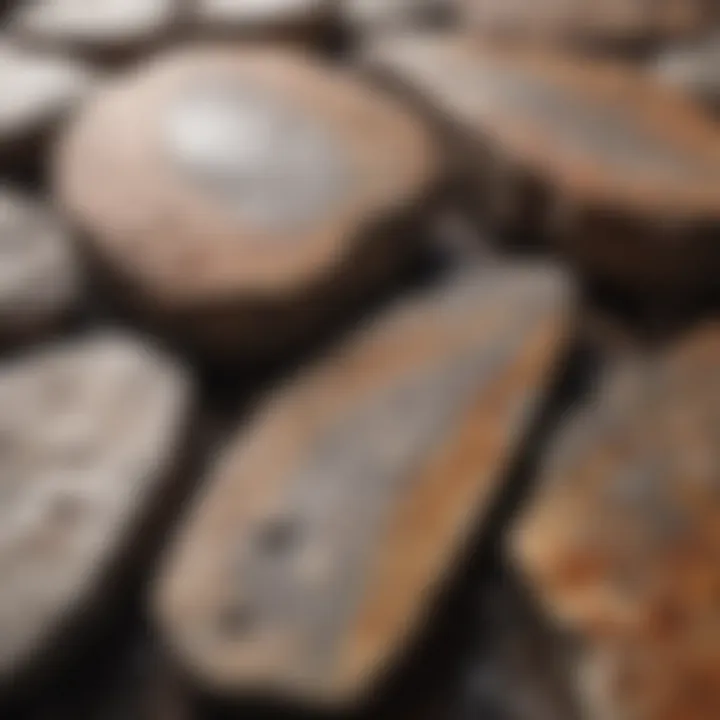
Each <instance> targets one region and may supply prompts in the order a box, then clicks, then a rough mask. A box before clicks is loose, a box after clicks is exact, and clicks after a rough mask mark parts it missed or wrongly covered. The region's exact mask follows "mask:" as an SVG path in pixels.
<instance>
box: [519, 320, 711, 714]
mask: <svg viewBox="0 0 720 720" xmlns="http://www.w3.org/2000/svg"><path fill="white" fill-rule="evenodd" d="M718 359H720V329H719V328H718V326H717V325H711V326H708V327H707V328H705V329H701V330H698V331H696V332H695V333H694V334H691V335H690V336H689V337H685V338H683V339H681V340H680V341H679V342H678V344H677V345H675V346H673V347H671V348H668V349H667V350H665V351H663V352H659V353H658V354H655V355H652V356H650V357H643V356H640V357H636V358H634V359H632V360H630V359H626V361H625V362H623V363H621V364H619V366H617V367H615V368H613V369H612V371H611V372H609V373H608V374H607V376H606V377H605V378H604V379H603V381H602V382H600V383H599V384H598V386H597V388H596V393H595V394H594V396H593V398H592V399H591V400H590V401H589V402H588V403H587V406H586V407H585V408H584V409H583V410H581V411H579V412H578V413H576V415H575V416H573V417H572V418H569V419H568V422H567V427H566V428H565V430H564V431H563V432H561V434H560V435H559V437H558V439H557V440H556V442H555V444H554V446H553V447H552V449H551V450H550V451H549V452H548V455H547V460H546V462H545V464H544V468H543V469H542V472H541V474H540V480H539V483H538V487H537V490H536V493H535V495H534V497H533V498H532V499H531V501H530V502H529V504H528V507H527V509H526V510H525V512H524V513H523V515H522V516H521V517H520V518H519V520H518V522H517V526H516V528H515V530H514V533H513V534H512V538H511V542H510V548H511V552H512V555H513V557H514V559H515V562H516V563H517V565H518V567H519V568H520V570H521V571H522V573H523V574H524V577H525V579H526V581H527V584H528V587H529V588H530V589H531V590H532V592H533V593H534V595H535V597H536V600H537V602H538V603H539V605H540V606H541V607H542V608H543V610H544V612H545V613H546V614H547V616H548V617H549V618H551V619H552V621H553V622H554V623H555V624H556V625H557V627H558V628H559V629H561V630H562V631H563V632H564V633H565V634H567V635H568V637H569V638H570V640H571V642H572V647H574V648H576V650H575V651H574V653H573V661H572V662H571V665H570V666H571V667H573V668H575V669H576V670H575V676H574V678H573V680H574V683H575V688H576V691H577V694H578V697H579V698H580V700H581V703H582V705H583V707H585V708H586V713H587V717H592V718H595V717H597V718H618V719H619V720H678V719H679V718H693V719H694V720H695V719H697V720H705V719H706V718H707V719H708V720H709V718H713V717H717V716H718V713H719V712H720V674H719V670H718V668H720V645H718V643H717V628H718V623H719V620H720V617H719V613H720V606H719V605H718V602H717V593H718V587H720V569H718V562H717V558H718V553H719V552H720V534H719V533H718V527H720V525H719V523H718V519H719V513H720V502H719V499H720V492H718V490H719V489H720V456H719V455H718V442H717V417H718V409H719V403H718V400H717V397H718V396H717V388H718V387H720V371H719V370H718V368H720V365H719V364H718Z"/></svg>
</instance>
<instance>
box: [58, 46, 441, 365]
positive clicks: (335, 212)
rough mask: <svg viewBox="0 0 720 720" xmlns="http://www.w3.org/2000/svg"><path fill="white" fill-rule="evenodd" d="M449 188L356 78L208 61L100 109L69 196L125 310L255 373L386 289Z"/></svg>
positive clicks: (312, 66)
mask: <svg viewBox="0 0 720 720" xmlns="http://www.w3.org/2000/svg"><path fill="white" fill-rule="evenodd" d="M98 178H102V179H103V182H101V183H99V182H98ZM438 178H439V170H438V162H437V154H436V149H435V146H434V145H433V143H432V140H431V138H430V136H429V133H428V131H427V130H426V128H425V127H424V126H423V125H422V124H421V123H420V122H419V121H418V120H416V119H415V118H414V116H413V115H412V114H411V113H409V112H408V111H406V110H405V109H404V107H403V106H401V105H400V104H399V103H396V102H395V101H394V100H393V99H391V98H383V97H381V96H379V95H378V94H377V92H376V91H375V90H374V89H372V88H371V87H369V86H367V85H365V84H364V83H362V82H361V81H360V80H358V79H357V78H355V77H353V76H352V75H351V74H350V73H348V72H345V71H343V70H337V69H333V68H331V67H326V66H324V65H322V64H319V63H318V62H316V61H314V60H312V59H311V58H310V57H308V56H306V55H303V54H300V53H291V52H281V51H275V50H270V49H268V50H264V49H247V50H232V49H217V50H213V49H206V50H195V51H193V50H190V51H188V52H186V53H180V54H176V55H172V56H170V57H166V58H164V59H161V60H158V61H157V62H155V63H153V64H152V65H151V66H150V67H148V68H146V69H145V71H144V72H143V73H140V74H136V75H132V76H130V77H129V78H127V79H126V80H124V81H122V82H120V83H119V84H118V85H117V86H116V87H115V88H113V89H112V90H109V91H108V92H106V93H104V94H103V95H102V96H101V97H99V98H98V99H97V101H96V102H95V103H93V104H92V105H91V107H89V108H88V109H87V111H86V112H85V113H84V114H83V115H82V116H81V117H80V118H79V119H78V121H77V123H76V124H75V125H74V127H73V128H71V130H70V132H69V133H68V136H67V137H66V138H65V142H64V145H63V147H62V148H61V151H60V159H59V163H58V171H57V186H58V191H59V194H60V196H61V198H62V200H63V202H64V206H65V207H66V208H67V209H68V211H69V212H70V214H71V216H72V217H73V218H75V219H76V220H77V222H78V223H79V224H80V225H81V226H82V227H84V228H85V229H86V230H87V231H88V234H89V235H90V237H89V248H90V250H91V251H92V252H93V254H95V255H97V256H98V258H99V259H100V260H101V262H102V264H103V265H104V266H105V267H106V268H107V270H108V274H109V275H111V276H113V277H115V278H117V279H118V280H120V284H121V285H124V286H126V287H125V289H126V293H125V294H126V297H127V298H128V300H131V301H134V302H135V303H136V304H137V305H138V307H139V308H141V309H142V311H143V312H144V313H145V314H147V315H149V316H151V317H153V318H157V319H158V320H159V321H160V322H161V323H165V324H166V327H170V328H171V329H172V330H173V331H175V332H177V333H178V334H179V335H181V336H182V337H183V338H184V339H186V340H188V341H190V342H191V343H193V344H195V345H197V346H199V347H200V348H201V349H204V350H208V351H211V352H213V351H216V352H217V351H218V349H219V352H232V351H239V352H240V353H246V354H249V355H253V354H263V353H266V352H272V351H274V350H276V349H277V348H279V347H282V346H284V345H285V344H287V343H292V342H293V341H295V340H297V339H298V338H303V337H305V336H306V335H307V334H308V333H310V332H311V331H312V329H313V328H314V327H319V326H321V325H322V324H323V322H324V321H325V320H326V319H327V317H328V316H331V315H333V314H336V313H337V312H338V310H339V308H340V307H341V306H342V303H343V302H345V301H347V300H348V299H349V298H352V297H355V296H357V295H360V294H362V293H364V292H365V291H367V290H369V289H370V288H372V287H376V285H377V283H378V282H379V280H380V279H381V278H384V277H386V276H387V277H389V276H391V275H392V272H393V269H394V268H396V267H397V266H398V265H400V264H402V262H403V261H404V260H405V259H406V258H407V256H408V254H409V250H410V247H411V245H412V242H413V240H414V239H415V234H414V232H411V230H414V229H415V223H416V222H419V221H420V218H421V217H422V214H423V209H424V208H425V206H426V204H427V202H428V200H429V199H430V196H431V195H432V194H433V192H434V188H435V186H436V183H437V181H438Z"/></svg>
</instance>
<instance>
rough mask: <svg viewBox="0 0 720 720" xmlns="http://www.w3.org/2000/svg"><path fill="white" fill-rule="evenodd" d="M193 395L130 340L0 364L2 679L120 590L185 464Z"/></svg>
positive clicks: (43, 653)
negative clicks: (147, 523)
mask: <svg viewBox="0 0 720 720" xmlns="http://www.w3.org/2000/svg"><path fill="white" fill-rule="evenodd" d="M189 393H190V391H189V385H188V380H187V379H186V378H185V377H184V374H183V373H182V372H181V371H179V370H178V368H176V367H174V365H173V364H172V363H169V362H168V361H167V360H166V359H164V358H162V357H160V356H158V355H156V353H155V352H154V351H152V350H151V349H149V348H148V347H147V346H145V345H144V344H143V343H141V342H140V341H137V340H132V339H130V338H128V337H123V336H114V335H103V336H98V337H94V338H91V339H87V340H82V341H76V342H75V343H73V344H68V345H63V346H60V347H57V348H55V349H51V350H47V351H45V352H43V353H42V354H38V355H35V356H31V357H28V358H25V359H24V360H22V361H15V363H14V364H10V365H8V364H6V365H5V366H4V367H3V368H2V370H0V444H1V445H2V452H1V453H0V498H2V502H0V587H2V593H0V637H2V642H1V643H0V684H2V686H3V687H5V686H9V685H10V684H11V683H13V682H14V681H15V680H16V679H18V678H19V677H21V676H24V675H25V673H26V672H27V673H32V672H33V671H34V670H35V669H37V668H38V666H40V665H42V664H43V663H45V662H46V661H47V660H48V655H52V654H53V653H54V652H55V651H58V650H59V647H58V644H59V643H63V642H65V640H66V636H65V632H69V631H70V629H71V628H72V630H73V631H75V630H78V628H79V626H80V624H81V623H82V622H83V621H85V620H87V618H88V616H91V615H92V614H93V613H94V611H95V610H96V609H97V606H98V604H99V603H100V602H101V600H105V599H108V598H104V597H103V596H104V595H106V594H110V595H112V594H113V593H114V592H117V591H118V590H119V588H120V587H121V586H120V585H119V582H120V578H121V577H122V574H121V573H122V569H123V567H124V565H125V563H127V562H129V559H128V551H129V550H130V549H132V548H134V547H135V546H136V545H137V543H138V542H139V538H140V537H141V536H139V535H138V534H139V533H141V531H142V530H143V525H144V523H143V521H144V520H145V519H146V515H148V513H149V510H150V508H151V507H153V505H154V504H155V503H156V502H157V501H158V498H159V497H160V494H161V493H162V492H163V491H164V489H166V487H167V486H166V482H167V481H168V476H169V474H170V473H171V471H172V469H173V468H174V465H175V463H176V462H177V460H178V453H179V452H180V449H181V446H180V442H181V436H182V434H183V430H184V427H185V425H186V422H187V411H188V409H189ZM141 554H142V551H141ZM68 637H69V639H68V640H67V642H68V643H69V644H68V646H67V647H72V646H73V644H75V645H76V644H77V639H78V637H77V635H76V634H72V635H70V636H68Z"/></svg>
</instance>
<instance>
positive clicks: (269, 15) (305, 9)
mask: <svg viewBox="0 0 720 720" xmlns="http://www.w3.org/2000/svg"><path fill="white" fill-rule="evenodd" d="M334 6H335V2H334V0H330V1H329V0H193V2H192V3H191V6H190V7H191V9H190V12H189V15H190V21H191V22H192V23H193V25H194V26H195V30H196V31H198V32H200V33H205V34H208V35H220V36H228V35H233V36H236V37H237V36H242V37H245V38H253V37H257V38H263V39H264V38H272V37H277V36H279V37H287V38H290V37H293V36H295V37H308V36H311V35H313V34H316V33H317V32H319V31H320V30H322V29H324V28H327V27H328V26H329V24H330V23H331V22H332V21H334V19H335V16H336V12H335V10H336V8H335V7H334Z"/></svg>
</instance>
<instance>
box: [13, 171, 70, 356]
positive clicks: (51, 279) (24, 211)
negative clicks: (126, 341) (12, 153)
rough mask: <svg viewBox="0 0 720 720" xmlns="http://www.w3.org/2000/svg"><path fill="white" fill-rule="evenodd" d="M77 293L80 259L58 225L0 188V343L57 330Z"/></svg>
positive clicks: (38, 207)
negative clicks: (55, 328) (53, 329)
mask: <svg viewBox="0 0 720 720" xmlns="http://www.w3.org/2000/svg"><path fill="white" fill-rule="evenodd" d="M80 291H81V271H80V267H79V260H78V258H77V255H76V253H75V251H74V249H73V247H72V244H71V238H70V237H69V233H68V231H67V228H65V226H64V223H63V222H62V220H61V219H60V218H59V217H57V216H56V214H55V213H54V212H53V211H52V210H51V209H50V208H49V207H46V206H45V205H44V204H43V203H41V202H39V201H36V200H35V199H33V198H30V197H28V196H25V195H24V194H23V193H21V192H19V191H17V190H15V189H13V188H11V187H9V186H7V185H5V186H2V185H0V343H7V342H13V341H15V340H18V339H20V338H27V337H29V336H31V335H35V334H38V333H42V332H44V331H46V330H49V329H51V328H53V327H55V326H56V325H57V324H58V323H59V322H60V321H61V320H62V319H64V318H65V317H67V315H68V314H69V313H70V311H71V310H72V309H73V308H74V306H75V305H76V303H77V301H78V299H79V296H80Z"/></svg>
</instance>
